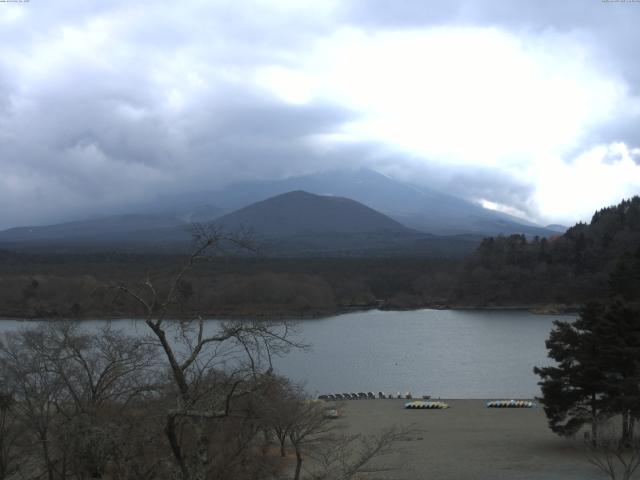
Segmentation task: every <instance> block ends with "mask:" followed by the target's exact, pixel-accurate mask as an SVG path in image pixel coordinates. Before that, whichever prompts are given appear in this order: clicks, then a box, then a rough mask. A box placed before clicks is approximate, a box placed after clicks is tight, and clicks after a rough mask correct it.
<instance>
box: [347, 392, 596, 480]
mask: <svg viewBox="0 0 640 480" xmlns="http://www.w3.org/2000/svg"><path fill="white" fill-rule="evenodd" d="M406 401H407V400H397V399H394V400H389V399H386V400H380V399H376V400H352V401H348V402H344V403H343V404H342V408H341V413H342V414H343V416H342V417H341V418H340V419H339V420H337V421H336V422H337V423H339V424H340V425H341V426H343V427H344V428H345V430H346V431H347V432H349V433H363V434H371V433H374V432H376V431H379V430H381V429H385V428H388V427H391V426H393V425H397V426H400V427H407V426H413V427H414V428H416V429H418V430H419V431H418V432H416V433H411V434H410V435H408V437H407V438H406V439H405V440H403V441H401V442H399V443H398V452H396V453H393V454H392V455H390V456H389V457H387V458H385V459H384V460H383V462H384V463H385V464H394V465H396V464H397V465H400V466H401V467H402V468H401V469H400V470H398V471H394V472H391V473H386V474H385V476H384V477H381V478H397V479H433V480H439V479H456V480H472V479H473V480H478V479H485V478H486V479H491V480H501V479H504V480H506V479H509V480H512V479H513V480H533V479H536V480H538V479H539V480H561V479H562V480H578V479H579V480H591V479H594V480H595V479H599V478H600V479H601V478H604V477H603V476H602V474H601V473H600V472H598V471H597V470H596V469H595V467H593V466H592V465H591V464H589V463H588V461H587V458H586V456H585V452H584V448H582V436H580V437H579V438H576V439H564V438H560V437H558V436H557V435H555V434H554V433H553V432H551V430H549V428H548V426H547V421H546V417H545V415H544V411H543V409H542V408H540V407H536V408H487V407H486V401H485V400H444V401H445V402H447V403H448V404H449V406H450V408H448V409H445V410H406V409H404V408H403V407H404V403H405V402H406Z"/></svg>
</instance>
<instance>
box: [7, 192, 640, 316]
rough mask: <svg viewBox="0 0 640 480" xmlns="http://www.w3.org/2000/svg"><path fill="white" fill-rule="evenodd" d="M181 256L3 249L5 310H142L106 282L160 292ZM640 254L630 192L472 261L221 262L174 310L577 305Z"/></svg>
mask: <svg viewBox="0 0 640 480" xmlns="http://www.w3.org/2000/svg"><path fill="white" fill-rule="evenodd" d="M183 258H184V257H183V256H181V255H154V254H147V255H144V254H126V253H102V254H98V253H94V254H75V255H74V254H65V255H62V254H58V255H44V254H40V255H36V254H28V253H15V252H6V251H5V252H0V315H1V316H5V317H7V316H9V317H11V316H14V317H70V318H87V317H118V316H131V315H140V313H141V312H140V310H139V307H138V306H136V305H135V303H133V302H131V300H130V299H127V298H124V297H123V296H122V295H119V294H118V293H117V290H116V289H114V288H109V286H111V287H113V286H116V285H117V284H118V283H120V282H124V283H127V282H132V281H139V280H141V279H144V278H147V277H149V278H150V279H152V280H153V281H154V282H156V283H157V284H158V285H160V287H162V285H163V284H166V283H167V282H168V279H170V278H171V277H172V275H173V274H174V273H175V271H176V269H177V268H178V267H179V265H180V264H181V262H182V260H183ZM639 259H640V198H639V197H634V198H633V199H630V200H626V201H624V202H622V203H620V204H619V205H617V206H613V207H609V208H605V209H603V210H600V211H598V212H596V213H595V214H594V216H593V219H592V221H591V222H590V224H584V223H580V224H578V225H575V226H574V227H572V228H570V229H569V230H568V231H567V232H566V233H565V234H564V235H561V236H557V237H552V238H549V239H547V238H538V237H535V238H532V239H527V238H525V237H524V236H523V235H512V236H508V237H502V236H499V237H495V238H487V239H485V240H483V241H482V243H481V245H480V246H479V247H478V249H477V250H476V251H475V252H474V254H472V255H471V256H470V257H469V258H467V259H464V260H454V259H451V258H424V257H401V256H397V257H394V258H364V257H363V258H302V257H300V258H274V257H261V256H243V257H214V258H211V259H209V261H208V262H206V263H203V264H200V265H199V266H198V268H197V269H195V270H194V271H192V272H190V273H189V275H188V276H186V277H185V278H184V279H183V280H182V282H181V285H180V293H181V295H182V297H181V301H180V302H179V303H178V304H176V306H175V307H174V309H173V311H171V312H170V314H171V315H172V316H190V315H192V314H194V313H199V314H205V315H223V316H236V315H249V316H277V315H291V316H301V315H323V314H330V313H335V312H339V311H343V310H348V309H353V308H372V307H383V308H391V309H393V308H395V309H397V308H400V309H402V308H418V307H433V306H436V307H439V306H468V307H500V306H504V307H509V306H513V307H516V306H529V307H545V306H548V305H559V306H576V305H580V304H582V303H584V302H585V301H586V300H588V299H593V298H603V297H605V296H606V295H607V294H608V291H609V287H610V280H609V276H610V274H612V273H615V272H616V271H617V272H618V275H619V276H620V275H622V277H621V278H625V277H624V271H625V268H626V267H625V266H628V265H630V264H631V263H632V262H634V261H636V262H637V261H640V260H639ZM627 276H628V275H627ZM612 278H614V280H611V281H615V277H612ZM629 281H631V280H629V279H628V278H625V280H624V282H629ZM636 281H638V280H636Z"/></svg>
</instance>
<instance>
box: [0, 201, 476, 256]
mask: <svg viewBox="0 0 640 480" xmlns="http://www.w3.org/2000/svg"><path fill="white" fill-rule="evenodd" d="M217 211H218V210H217V209H215V208H213V209H212V208H204V209H200V210H193V211H192V213H191V214H190V217H189V218H191V219H193V218H194V217H196V216H197V215H202V216H205V217H208V216H209V215H210V214H211V212H217ZM215 223H216V224H217V225H219V226H221V227H223V228H224V229H225V230H226V231H236V230H239V229H242V230H250V231H251V232H252V233H253V236H254V237H255V239H256V241H257V243H258V245H260V247H261V251H262V252H263V253H264V254H266V255H274V256H361V257H366V256H412V255H420V256H435V257H459V256H463V255H466V254H469V253H470V252H471V251H473V249H474V248H475V247H476V246H477V245H478V244H479V242H480V240H481V237H478V236H472V235H459V236H434V235H430V234H426V233H424V232H419V231H416V230H412V229H410V228H407V227H405V226H404V225H402V224H400V223H399V222H397V221H396V220H393V219H392V218H390V217H388V216H386V215H384V214H382V213H380V212H378V211H376V210H374V209H372V208H369V207H368V206H366V205H363V204H361V203H359V202H356V201H354V200H351V199H348V198H344V197H334V196H329V195H315V194H311V193H308V192H304V191H293V192H287V193H285V194H282V195H277V196H275V197H271V198H268V199H266V200H263V201H260V202H256V203H254V204H251V205H249V206H247V207H244V208H241V209H239V210H237V211H235V212H232V213H229V214H227V215H224V216H222V217H219V218H218V219H217V220H215ZM188 227H189V224H188V223H187V222H186V220H185V215H182V216H180V217H178V216H173V215H167V214H165V215H160V214H157V215H154V214H144V215H142V214H140V215H116V216H111V217H105V218H101V219H91V220H86V221H79V222H70V223H64V224H58V225H50V226H43V227H22V228H13V229H9V230H5V231H3V232H0V248H6V249H14V250H41V251H56V252H74V251H98V250H118V251H131V252H139V251H150V252H158V251H165V252H174V251H182V252H184V251H188V250H189V248H190V245H191V235H190V232H189V228H188Z"/></svg>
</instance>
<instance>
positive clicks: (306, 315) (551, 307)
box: [0, 304, 580, 322]
mask: <svg viewBox="0 0 640 480" xmlns="http://www.w3.org/2000/svg"><path fill="white" fill-rule="evenodd" d="M372 310H378V311H381V312H414V311H419V310H462V311H471V310H478V311H487V312H491V311H496V312H508V311H513V312H529V313H532V314H534V315H570V314H577V313H579V311H580V306H578V305H557V304H539V305H490V306H487V305H455V304H447V305H438V304H434V305H424V306H419V307H412V308H401V307H395V306H394V307H385V306H384V305H371V306H363V307H345V308H339V309H332V310H323V311H316V312H282V313H268V314H256V313H253V314H248V313H230V312H220V313H205V314H200V316H202V317H205V320H241V319H244V320H263V321H272V320H314V319H323V318H329V317H336V316H340V315H346V314H349V313H358V312H368V311H372ZM193 318H194V316H191V317H190V316H175V317H172V318H171V319H172V320H190V319H193ZM4 320H14V321H36V322H37V321H44V320H54V321H55V320H74V321H86V320H104V321H110V320H144V317H136V316H135V315H127V314H119V315H88V316H82V317H79V316H75V317H72V318H71V317H64V316H59V315H56V316H46V315H42V316H31V315H24V316H16V315H15V313H12V314H11V315H5V314H2V313H0V321H4Z"/></svg>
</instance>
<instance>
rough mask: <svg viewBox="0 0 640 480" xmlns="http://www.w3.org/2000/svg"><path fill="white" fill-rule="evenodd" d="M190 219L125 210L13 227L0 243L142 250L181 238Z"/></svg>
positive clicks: (67, 248) (3, 233)
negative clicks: (60, 221)
mask: <svg viewBox="0 0 640 480" xmlns="http://www.w3.org/2000/svg"><path fill="white" fill-rule="evenodd" d="M186 225H187V224H186V223H185V221H184V220H182V219H181V218H179V217H177V216H173V215H164V214H125V215H112V216H108V217H101V218H93V219H89V220H80V221H75V222H67V223H60V224H55V225H45V226H33V227H18V228H10V229H8V230H4V231H1V232H0V245H2V246H3V248H14V249H25V248H26V249H34V248H35V249H44V250H58V251H70V250H73V249H75V248H90V249H94V250H95V249H112V248H115V249H124V250H128V249H130V250H138V249H140V248H145V247H147V246H153V247H157V246H159V245H165V244H169V243H175V242H176V240H177V241H181V238H183V237H185V236H186Z"/></svg>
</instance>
